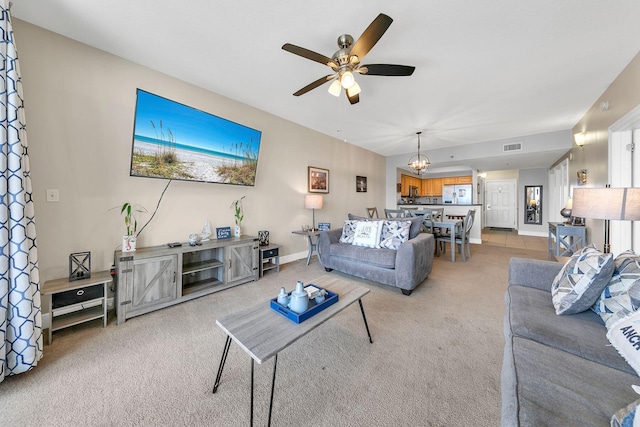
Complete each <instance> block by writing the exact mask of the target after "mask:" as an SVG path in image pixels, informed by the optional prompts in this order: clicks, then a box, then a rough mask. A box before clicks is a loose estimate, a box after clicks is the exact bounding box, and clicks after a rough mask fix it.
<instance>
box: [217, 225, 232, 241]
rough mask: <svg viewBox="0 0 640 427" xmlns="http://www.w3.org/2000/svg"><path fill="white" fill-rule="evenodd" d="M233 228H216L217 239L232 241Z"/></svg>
mask: <svg viewBox="0 0 640 427" xmlns="http://www.w3.org/2000/svg"><path fill="white" fill-rule="evenodd" d="M230 238H231V227H218V228H216V239H230Z"/></svg>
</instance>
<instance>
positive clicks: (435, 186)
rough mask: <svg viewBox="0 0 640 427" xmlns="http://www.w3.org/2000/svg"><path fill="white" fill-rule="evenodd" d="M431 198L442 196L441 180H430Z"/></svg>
mask: <svg viewBox="0 0 640 427" xmlns="http://www.w3.org/2000/svg"><path fill="white" fill-rule="evenodd" d="M431 191H432V194H431V196H438V197H440V196H442V178H431Z"/></svg>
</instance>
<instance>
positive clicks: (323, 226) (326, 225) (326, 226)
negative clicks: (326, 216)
mask: <svg viewBox="0 0 640 427" xmlns="http://www.w3.org/2000/svg"><path fill="white" fill-rule="evenodd" d="M328 230H331V223H330V222H319V223H318V231H328Z"/></svg>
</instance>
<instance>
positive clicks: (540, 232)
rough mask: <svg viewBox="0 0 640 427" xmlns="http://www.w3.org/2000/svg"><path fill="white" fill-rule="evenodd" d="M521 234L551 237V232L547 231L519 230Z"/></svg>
mask: <svg viewBox="0 0 640 427" xmlns="http://www.w3.org/2000/svg"><path fill="white" fill-rule="evenodd" d="M518 235H520V236H533V237H549V232H546V231H525V230H518Z"/></svg>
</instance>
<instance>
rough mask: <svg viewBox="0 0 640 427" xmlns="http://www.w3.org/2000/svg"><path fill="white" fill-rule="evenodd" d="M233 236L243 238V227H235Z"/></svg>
mask: <svg viewBox="0 0 640 427" xmlns="http://www.w3.org/2000/svg"><path fill="white" fill-rule="evenodd" d="M233 235H234V236H235V237H240V236H242V227H240V226H239V225H234V226H233Z"/></svg>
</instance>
